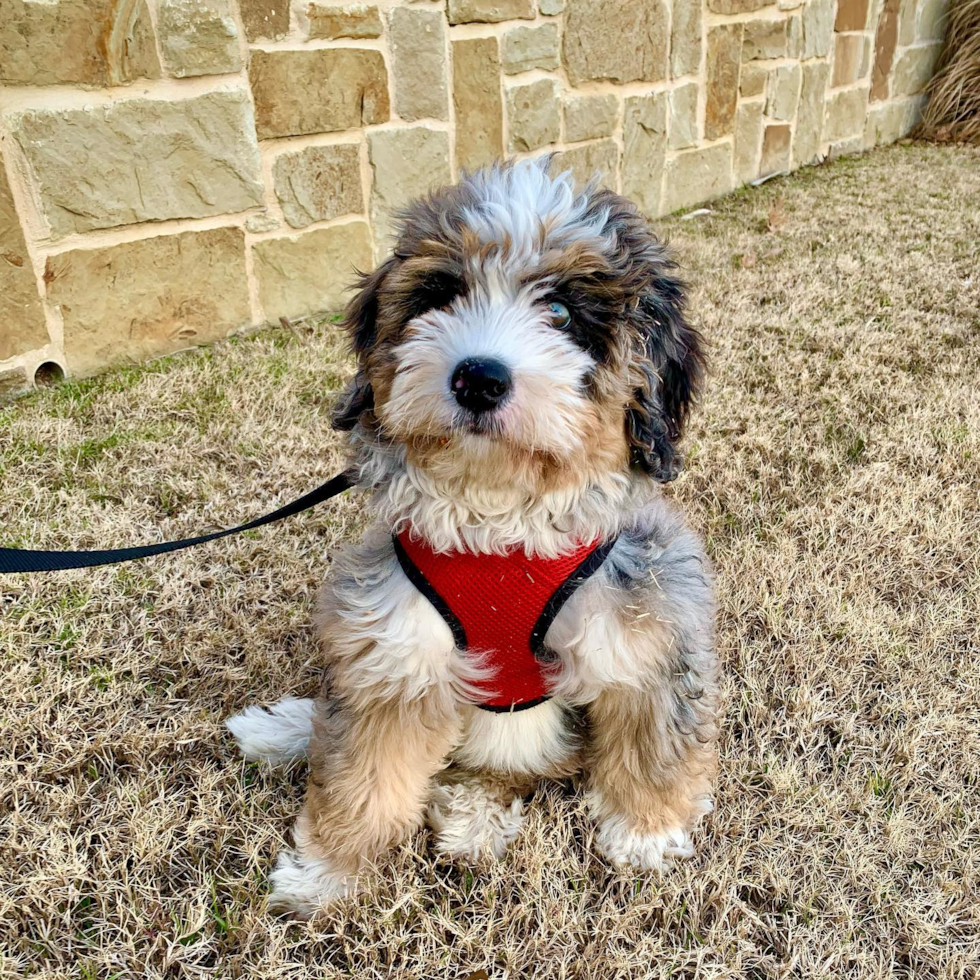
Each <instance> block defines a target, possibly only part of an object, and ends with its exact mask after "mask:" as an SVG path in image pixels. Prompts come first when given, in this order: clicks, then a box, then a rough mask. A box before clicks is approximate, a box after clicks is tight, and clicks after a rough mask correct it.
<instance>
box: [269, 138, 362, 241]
mask: <svg viewBox="0 0 980 980" xmlns="http://www.w3.org/2000/svg"><path fill="white" fill-rule="evenodd" d="M272 182H273V186H274V187H275V191H276V197H277V198H278V199H279V203H280V204H281V205H282V214H283V217H284V218H285V219H286V221H287V223H288V224H289V225H290V226H291V227H293V228H305V227H306V226H307V225H311V224H313V222H314V221H329V220H330V219H331V218H339V217H340V216H341V215H343V214H352V213H355V212H363V211H364V190H363V188H362V186H361V154H360V149H359V147H358V145H357V144H356V143H337V144H334V145H332V146H308V147H306V149H303V150H297V151H296V152H295V153H282V154H280V156H278V157H277V158H276V162H275V164H274V165H273V168H272Z"/></svg>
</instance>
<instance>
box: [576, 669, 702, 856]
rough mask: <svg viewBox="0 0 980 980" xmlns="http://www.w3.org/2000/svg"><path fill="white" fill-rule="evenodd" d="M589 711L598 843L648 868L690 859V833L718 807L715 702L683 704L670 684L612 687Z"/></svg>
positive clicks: (609, 852)
mask: <svg viewBox="0 0 980 980" xmlns="http://www.w3.org/2000/svg"><path fill="white" fill-rule="evenodd" d="M706 700H707V696H706ZM589 717H590V720H591V723H592V731H591V736H592V745H591V753H590V756H591V758H590V763H589V770H590V773H589V790H588V801H589V805H590V808H591V810H592V815H593V817H594V818H595V820H596V822H597V825H598V834H597V838H596V840H597V844H598V846H599V849H600V850H601V851H602V853H603V854H604V855H605V857H606V858H607V859H608V860H609V861H610V862H611V863H612V864H615V865H618V866H623V865H626V866H630V867H634V868H638V869H640V870H644V871H659V870H663V869H665V868H667V867H669V866H670V864H671V863H672V862H673V861H675V860H677V859H680V858H687V857H690V856H691V855H692V854H693V853H694V847H693V844H692V842H691V833H692V831H693V830H694V828H695V826H696V825H697V823H698V821H699V820H700V819H701V818H702V817H703V816H704V815H705V814H707V813H710V812H711V809H712V801H711V788H712V782H713V779H714V776H715V772H716V770H717V755H716V749H715V741H714V736H715V723H714V712H713V706H712V705H711V704H707V703H705V704H697V705H696V707H694V708H692V707H691V705H690V704H687V705H681V704H680V703H679V702H678V701H677V700H676V698H675V692H674V691H673V690H672V689H671V688H670V687H669V686H666V687H664V688H662V689H660V690H659V691H656V692H650V691H647V692H641V691H637V690H635V689H632V688H610V689H607V690H606V691H603V692H602V693H601V694H600V695H599V697H598V698H597V700H596V701H595V702H594V703H593V704H591V705H590V706H589Z"/></svg>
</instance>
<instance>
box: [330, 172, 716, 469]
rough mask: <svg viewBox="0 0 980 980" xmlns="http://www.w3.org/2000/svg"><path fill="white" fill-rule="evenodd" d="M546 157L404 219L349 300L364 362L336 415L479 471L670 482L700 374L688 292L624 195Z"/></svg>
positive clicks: (445, 462) (482, 177)
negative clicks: (557, 168) (622, 472)
mask: <svg viewBox="0 0 980 980" xmlns="http://www.w3.org/2000/svg"><path fill="white" fill-rule="evenodd" d="M547 166H548V163H547V161H543V162H542V161H536V162H522V163H517V164H513V165H509V166H508V165H505V166H498V167H493V168H489V169H486V170H482V171H479V172H477V173H475V174H473V175H471V176H468V177H466V178H464V179H463V180H462V181H461V182H460V183H459V184H458V185H455V186H453V187H447V188H444V189H442V190H439V191H436V192H434V193H433V194H431V195H430V196H428V197H427V198H425V199H423V200H421V201H419V202H418V203H417V204H415V205H414V206H413V207H411V208H410V209H409V210H408V211H406V212H405V213H404V214H403V216H402V222H401V227H400V234H399V236H398V240H397V244H396V246H395V249H394V252H393V254H392V255H391V256H390V257H389V258H388V259H387V260H386V261H385V262H383V263H382V264H381V265H380V266H379V267H378V268H377V269H376V270H375V271H374V272H371V273H369V274H366V275H362V276H361V277H360V281H359V284H358V291H357V293H356V295H355V297H354V299H353V300H352V301H351V303H350V304H349V306H348V308H347V312H346V319H345V323H346V327H347V329H348V330H349V332H350V335H351V338H352V341H353V345H354V350H355V352H356V354H357V357H358V372H357V375H356V377H355V379H354V381H353V383H352V385H351V387H350V388H349V389H348V392H347V393H346V396H345V397H344V398H343V399H342V401H341V405H340V408H339V409H338V410H337V413H336V416H335V424H336V426H337V427H338V428H341V429H351V428H354V427H355V426H357V425H359V424H360V425H363V426H365V427H367V428H368V429H371V430H374V431H375V432H376V434H378V435H380V436H381V437H382V438H386V439H388V440H394V441H397V442H400V443H402V444H404V446H405V447H406V449H407V452H408V456H409V459H410V460H411V461H412V462H413V463H415V464H416V465H419V466H423V467H427V468H430V469H433V470H439V469H440V468H441V469H442V470H449V469H452V468H453V467H455V468H456V470H457V472H466V471H469V472H479V473H480V474H481V478H485V479H487V480H488V481H493V480H495V479H499V480H503V481H506V480H512V479H515V478H517V477H518V476H520V477H521V478H523V479H525V481H526V479H527V475H528V474H529V473H530V474H535V475H536V477H537V478H538V479H539V481H540V480H541V479H544V480H545V481H546V482H547V481H551V483H552V484H554V483H555V482H556V474H558V473H564V474H567V475H569V477H570V478H572V479H578V480H581V479H582V478H584V477H587V476H588V475H589V474H590V473H595V472H596V471H597V470H609V469H625V468H628V467H632V468H633V469H634V470H637V471H642V472H643V473H646V474H648V475H650V476H652V477H653V478H655V479H657V480H660V481H667V480H671V479H673V478H674V477H675V476H676V475H677V472H678V470H679V465H680V457H679V455H678V452H677V449H676V443H677V440H678V438H679V437H680V434H681V429H682V426H683V423H684V419H685V417H686V414H687V411H688V407H689V405H690V403H691V399H692V396H693V394H694V393H695V390H696V388H697V385H698V382H699V380H700V377H701V374H702V352H701V346H700V342H699V337H698V334H697V333H696V331H694V330H693V329H692V328H691V327H690V326H688V324H687V323H686V321H685V317H684V294H683V289H682V284H681V283H680V282H679V280H678V279H677V278H676V276H675V274H674V265H673V263H672V262H671V261H670V259H669V258H668V256H667V255H666V253H665V251H664V249H663V247H662V246H661V245H660V243H659V242H658V241H657V239H656V238H655V237H654V236H653V234H652V233H651V232H650V230H649V228H648V227H647V224H646V222H645V221H644V219H643V218H642V217H641V215H640V214H639V213H638V212H637V210H636V209H635V208H634V207H633V205H632V204H630V203H629V202H628V201H626V200H625V199H624V198H622V197H619V196H618V195H616V194H613V193H611V192H610V191H605V190H598V189H596V188H595V187H594V186H591V185H590V186H589V187H588V188H586V189H585V190H583V191H581V192H576V190H575V188H574V185H573V183H572V180H571V177H570V176H569V175H567V174H566V175H562V176H559V177H551V176H549V174H548V170H547ZM474 467H475V469H474ZM467 468H468V470H467ZM557 482H559V483H560V482H561V480H560V479H559V480H557Z"/></svg>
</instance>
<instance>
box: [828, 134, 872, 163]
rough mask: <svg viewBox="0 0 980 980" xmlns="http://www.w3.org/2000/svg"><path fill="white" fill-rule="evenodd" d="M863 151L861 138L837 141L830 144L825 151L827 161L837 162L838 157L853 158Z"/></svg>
mask: <svg viewBox="0 0 980 980" xmlns="http://www.w3.org/2000/svg"><path fill="white" fill-rule="evenodd" d="M864 149H865V146H864V137H863V136H852V137H851V138H850V139H846V140H838V141H837V142H836V143H831V144H830V146H829V147H828V149H827V159H828V160H837V159H839V158H840V157H849V156H854V154H856V153H861V152H863V151H864Z"/></svg>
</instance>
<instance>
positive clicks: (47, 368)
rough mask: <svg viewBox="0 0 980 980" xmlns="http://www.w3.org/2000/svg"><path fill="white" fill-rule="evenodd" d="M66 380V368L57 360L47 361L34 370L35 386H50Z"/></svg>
mask: <svg viewBox="0 0 980 980" xmlns="http://www.w3.org/2000/svg"><path fill="white" fill-rule="evenodd" d="M64 380H65V369H64V368H63V367H62V366H61V365H60V364H58V363H57V362H56V361H45V362H44V363H43V364H39V365H38V366H37V370H36V371H35V372H34V387H35V388H50V387H51V386H52V385H58V384H61V382H62V381H64Z"/></svg>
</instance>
